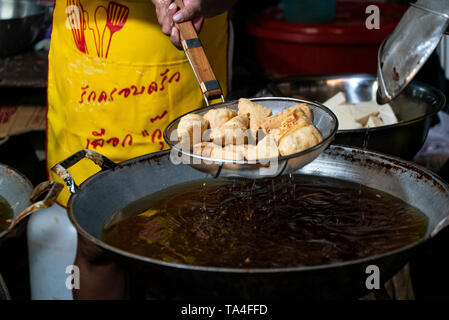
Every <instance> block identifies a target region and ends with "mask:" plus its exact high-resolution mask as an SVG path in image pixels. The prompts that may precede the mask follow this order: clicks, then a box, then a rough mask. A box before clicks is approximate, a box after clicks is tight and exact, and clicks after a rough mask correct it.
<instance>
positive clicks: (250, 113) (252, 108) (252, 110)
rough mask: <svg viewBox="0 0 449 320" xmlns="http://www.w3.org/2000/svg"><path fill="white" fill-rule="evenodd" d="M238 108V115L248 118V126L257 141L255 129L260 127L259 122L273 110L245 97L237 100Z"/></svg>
mask: <svg viewBox="0 0 449 320" xmlns="http://www.w3.org/2000/svg"><path fill="white" fill-rule="evenodd" d="M238 108H239V116H245V117H248V118H249V128H250V130H251V132H252V135H253V138H254V140H255V141H257V140H256V139H257V131H258V129H259V127H260V122H261V121H262V120H264V119H265V118H268V117H270V116H271V115H272V114H273V112H272V111H271V110H270V109H268V108H265V107H264V106H262V105H260V104H257V103H254V102H252V101H251V100H249V99H245V98H241V99H240V100H239V106H238Z"/></svg>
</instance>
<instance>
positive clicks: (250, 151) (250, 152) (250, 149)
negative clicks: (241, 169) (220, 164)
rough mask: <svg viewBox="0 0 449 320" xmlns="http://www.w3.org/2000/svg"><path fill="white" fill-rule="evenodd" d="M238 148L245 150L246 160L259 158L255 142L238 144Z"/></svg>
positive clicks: (241, 150)
mask: <svg viewBox="0 0 449 320" xmlns="http://www.w3.org/2000/svg"><path fill="white" fill-rule="evenodd" d="M236 150H237V151H239V152H243V156H244V157H245V160H249V161H255V160H257V146H255V145H253V144H241V145H237V146H236Z"/></svg>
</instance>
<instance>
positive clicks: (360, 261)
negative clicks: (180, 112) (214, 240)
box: [67, 145, 449, 274]
mask: <svg viewBox="0 0 449 320" xmlns="http://www.w3.org/2000/svg"><path fill="white" fill-rule="evenodd" d="M329 148H330V149H335V150H337V151H340V152H341V151H347V152H348V153H351V152H352V151H360V152H364V153H365V154H367V155H369V156H375V157H376V158H380V159H381V160H388V161H390V162H391V161H396V165H399V166H400V167H402V168H404V163H405V164H409V165H411V167H413V170H414V171H415V172H416V171H418V173H420V172H419V171H421V172H423V173H425V174H427V175H428V176H430V177H431V178H432V180H433V181H434V182H436V183H438V185H439V186H440V187H442V188H443V189H444V190H446V192H447V194H448V195H449V183H448V182H446V181H445V180H443V179H442V178H441V177H440V176H438V175H437V174H435V173H433V172H432V171H430V170H428V169H426V168H424V167H422V166H420V165H418V164H415V163H412V162H409V161H406V160H403V159H401V158H398V157H393V156H390V155H387V154H383V153H380V152H375V151H370V150H363V149H361V148H355V147H350V146H344V145H333V146H330V147H329ZM169 154H170V150H165V151H160V152H156V153H153V154H151V155H152V157H154V158H156V157H157V158H159V157H161V156H169ZM146 158H148V155H143V156H140V157H137V158H133V159H130V160H127V161H124V162H121V163H119V164H118V167H121V166H125V165H127V164H132V163H135V162H139V160H141V159H146ZM404 169H406V170H410V169H408V168H407V167H405V168H404ZM111 170H112V171H113V170H114V169H109V170H106V171H100V172H98V173H96V174H94V175H92V176H91V177H89V178H88V179H86V180H85V181H84V182H83V183H82V184H81V185H80V187H79V190H82V187H83V185H84V184H87V183H89V182H90V181H91V180H93V179H94V178H95V177H97V176H99V175H102V174H106V173H108V172H109V171H111ZM76 196H77V193H74V194H71V195H70V198H69V201H68V203H67V213H68V217H69V219H70V221H71V222H72V224H73V225H74V227H75V228H76V230H77V232H78V233H79V234H80V235H81V236H83V237H84V238H85V239H87V240H89V241H90V242H92V243H93V244H95V245H97V246H99V247H100V248H102V249H104V250H106V251H108V252H112V253H114V254H117V255H119V256H124V257H126V258H129V259H132V260H136V261H138V262H143V263H150V264H153V265H156V266H159V267H165V268H174V269H180V270H183V271H201V272H217V273H228V274H229V273H234V274H272V273H276V274H278V273H289V272H311V271H319V270H325V269H334V268H343V267H348V266H351V265H354V266H355V265H360V264H366V263H370V262H373V261H377V260H380V259H384V258H387V257H392V256H395V255H399V254H400V253H406V252H409V251H411V250H412V249H414V248H417V247H419V246H420V245H422V244H423V243H425V242H427V241H428V240H430V239H432V238H433V237H434V236H435V235H436V234H438V233H439V232H441V230H443V229H445V228H447V227H449V223H448V222H449V216H446V217H445V218H443V219H442V220H440V221H439V222H438V223H437V224H436V227H435V228H434V229H433V230H427V233H428V234H427V235H426V236H425V237H423V238H421V239H419V240H417V241H415V242H413V243H410V244H408V245H407V246H404V247H400V248H398V249H395V250H392V251H388V252H385V253H382V254H378V255H373V256H369V257H365V258H361V259H354V260H349V261H343V262H336V263H331V264H324V265H314V266H298V267H286V268H221V267H210V266H194V265H187V264H179V263H173V262H165V261H162V260H157V259H153V258H149V257H146V256H141V255H138V254H134V253H131V252H128V251H124V250H122V249H119V248H116V247H113V246H111V245H109V244H107V243H105V242H103V241H102V240H100V239H98V238H95V237H94V236H92V235H90V234H89V233H88V232H87V231H85V230H84V229H83V228H82V227H81V226H80V225H79V224H78V222H77V221H76V220H75V218H74V216H73V212H72V202H73V201H74V200H75V199H76ZM426 216H427V215H426Z"/></svg>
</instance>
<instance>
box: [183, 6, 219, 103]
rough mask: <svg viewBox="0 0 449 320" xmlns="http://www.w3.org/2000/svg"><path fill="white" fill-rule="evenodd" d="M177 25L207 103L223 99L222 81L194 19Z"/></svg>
mask: <svg viewBox="0 0 449 320" xmlns="http://www.w3.org/2000/svg"><path fill="white" fill-rule="evenodd" d="M175 3H176V5H177V6H178V7H179V8H180V9H183V8H184V2H183V1H182V0H175ZM176 27H177V28H178V30H179V33H180V36H181V43H182V47H183V48H184V52H185V54H186V56H187V59H188V60H189V62H190V65H191V66H192V69H193V72H194V73H195V76H196V78H197V80H198V83H199V85H200V88H201V91H202V93H203V96H204V99H205V100H206V103H207V105H209V101H210V100H212V99H216V98H220V97H221V98H222V100H223V92H222V90H221V87H220V83H219V82H218V80H217V78H216V77H215V74H214V71H213V70H212V67H211V65H210V63H209V60H208V59H207V56H206V53H205V52H204V48H203V46H202V44H201V41H200V39H199V38H198V34H197V32H196V30H195V27H194V26H193V23H192V21H186V22H181V23H176Z"/></svg>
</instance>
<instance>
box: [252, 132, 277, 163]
mask: <svg viewBox="0 0 449 320" xmlns="http://www.w3.org/2000/svg"><path fill="white" fill-rule="evenodd" d="M278 156H279V149H278V145H277V142H276V138H275V137H274V136H273V135H271V134H267V135H266V136H265V137H264V138H263V139H262V140H260V141H259V143H258V144H257V159H272V158H277V157H278Z"/></svg>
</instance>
